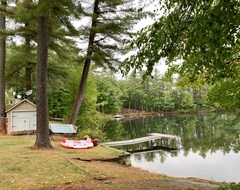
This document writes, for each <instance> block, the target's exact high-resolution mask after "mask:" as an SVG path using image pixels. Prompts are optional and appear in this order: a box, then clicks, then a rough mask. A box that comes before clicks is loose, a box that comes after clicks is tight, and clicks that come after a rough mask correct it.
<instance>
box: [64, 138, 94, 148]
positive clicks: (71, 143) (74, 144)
mask: <svg viewBox="0 0 240 190" xmlns="http://www.w3.org/2000/svg"><path fill="white" fill-rule="evenodd" d="M61 145H62V146H63V147H64V148H69V149H88V148H92V147H94V144H93V142H92V140H91V139H90V138H88V139H86V140H68V139H67V138H62V141H61Z"/></svg>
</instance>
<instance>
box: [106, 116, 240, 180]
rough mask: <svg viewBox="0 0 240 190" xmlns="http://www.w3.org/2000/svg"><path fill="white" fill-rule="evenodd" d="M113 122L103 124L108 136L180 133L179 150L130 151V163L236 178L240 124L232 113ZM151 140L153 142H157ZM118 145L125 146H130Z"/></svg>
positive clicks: (164, 170) (186, 173)
mask: <svg viewBox="0 0 240 190" xmlns="http://www.w3.org/2000/svg"><path fill="white" fill-rule="evenodd" d="M115 122H116V121H115ZM116 124H117V125H116V126H114V125H113V123H111V127H106V128H105V129H106V133H107V135H108V137H109V139H111V140H123V139H133V138H139V137H144V136H146V135H147V134H148V133H165V134H172V135H178V136H180V137H181V140H180V142H179V143H180V146H181V150H180V151H174V152H168V151H153V152H148V153H138V154H134V155H132V164H133V165H135V166H137V167H142V168H145V169H149V170H152V171H155V170H156V169H157V172H160V173H166V174H168V175H174V176H180V177H190V176H192V177H200V178H205V179H206V178H207V179H214V180H221V181H240V179H239V177H238V176H240V175H239V172H238V171H240V164H239V163H240V162H239V160H240V153H239V150H240V124H239V120H234V116H230V115H226V114H207V115H203V114H201V115H190V116H189V115H184V116H159V117H148V118H144V119H138V120H132V121H126V122H124V123H119V122H118V123H116ZM109 126H110V125H109ZM109 129H111V130H109ZM151 143H153V142H149V143H145V144H139V146H137V148H136V147H135V149H142V148H146V147H149V146H152V145H153V144H151ZM154 143H155V145H156V144H158V143H160V142H154ZM160 144H161V143H160ZM122 149H125V150H129V149H133V147H122ZM170 162H171V163H170ZM151 165H153V168H152V169H151ZM202 167H207V168H208V170H206V168H205V170H203V169H201V168H202ZM172 168H175V170H173V169H172ZM181 168H182V169H181ZM219 168H224V172H221V174H220V173H219V172H220V171H219V170H218V169H219ZM226 171H228V173H226ZM205 172H208V173H209V175H207V174H206V173H205ZM222 173H226V174H222ZM210 174H211V175H210ZM220 176H223V177H220ZM234 176H235V177H234ZM236 176H237V177H236Z"/></svg>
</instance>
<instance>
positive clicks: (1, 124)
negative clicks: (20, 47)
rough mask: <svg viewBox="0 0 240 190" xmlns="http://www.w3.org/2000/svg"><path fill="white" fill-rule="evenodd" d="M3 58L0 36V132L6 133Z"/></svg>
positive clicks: (1, 25)
mask: <svg viewBox="0 0 240 190" xmlns="http://www.w3.org/2000/svg"><path fill="white" fill-rule="evenodd" d="M1 4H2V5H3V7H5V6H6V5H7V2H6V1H1ZM0 29H1V30H5V15H4V13H2V14H0ZM5 60H6V42H5V36H4V35H2V36H0V133H2V134H4V133H6V125H5V81H4V73H5V72H4V71H5Z"/></svg>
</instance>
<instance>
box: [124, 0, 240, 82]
mask: <svg viewBox="0 0 240 190" xmlns="http://www.w3.org/2000/svg"><path fill="white" fill-rule="evenodd" d="M160 6H161V10H162V12H161V15H160V16H159V17H160V18H159V19H157V21H156V22H155V23H154V24H153V25H151V26H149V27H147V28H144V29H143V30H141V31H140V32H138V34H137V35H136V36H135V38H134V39H135V40H134V41H133V43H132V44H131V47H132V48H134V49H135V51H136V53H135V54H134V55H132V56H131V57H130V58H129V59H127V60H126V62H125V63H124V64H123V67H124V70H125V71H127V72H128V71H129V70H130V69H132V68H133V69H134V70H135V71H136V70H138V69H140V70H141V69H142V68H143V65H145V66H146V67H147V71H146V75H151V73H152V70H153V66H154V65H155V64H156V63H158V62H159V60H160V59H161V58H166V59H167V64H168V66H169V67H170V68H172V69H173V70H175V71H176V70H177V71H178V72H180V73H181V74H183V75H185V74H188V75H191V77H192V79H193V80H195V79H196V78H197V76H199V75H204V76H205V77H206V78H207V79H208V80H209V81H211V82H214V81H217V80H218V79H219V78H222V77H237V76H239V26H240V3H239V1H236V0H229V1H224V0H204V1H202V0H201V1H200V0H196V1H185V0H174V1H172V0H171V1H170V0H167V1H165V4H161V5H160ZM176 60H181V61H182V63H181V64H178V65H176V64H174V62H175V61H176Z"/></svg>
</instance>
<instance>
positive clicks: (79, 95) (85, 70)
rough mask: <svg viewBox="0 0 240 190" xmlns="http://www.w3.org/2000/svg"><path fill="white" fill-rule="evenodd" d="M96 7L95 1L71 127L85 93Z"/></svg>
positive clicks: (96, 16) (94, 33) (96, 1)
mask: <svg viewBox="0 0 240 190" xmlns="http://www.w3.org/2000/svg"><path fill="white" fill-rule="evenodd" d="M98 5H99V0H95V1H94V9H93V16H92V26H91V31H90V36H89V41H88V48H87V56H86V57H87V58H86V60H85V63H84V68H83V73H82V78H81V81H80V84H79V88H78V91H77V95H76V98H75V102H74V104H73V107H72V111H71V114H70V118H69V123H71V124H73V125H75V124H76V122H77V116H78V113H79V110H80V107H81V105H82V102H83V98H84V93H85V89H86V84H87V78H88V73H89V69H90V63H91V56H92V54H93V46H94V38H95V35H96V32H95V31H94V30H93V29H94V28H95V27H96V26H97V18H98V15H99V13H98Z"/></svg>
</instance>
